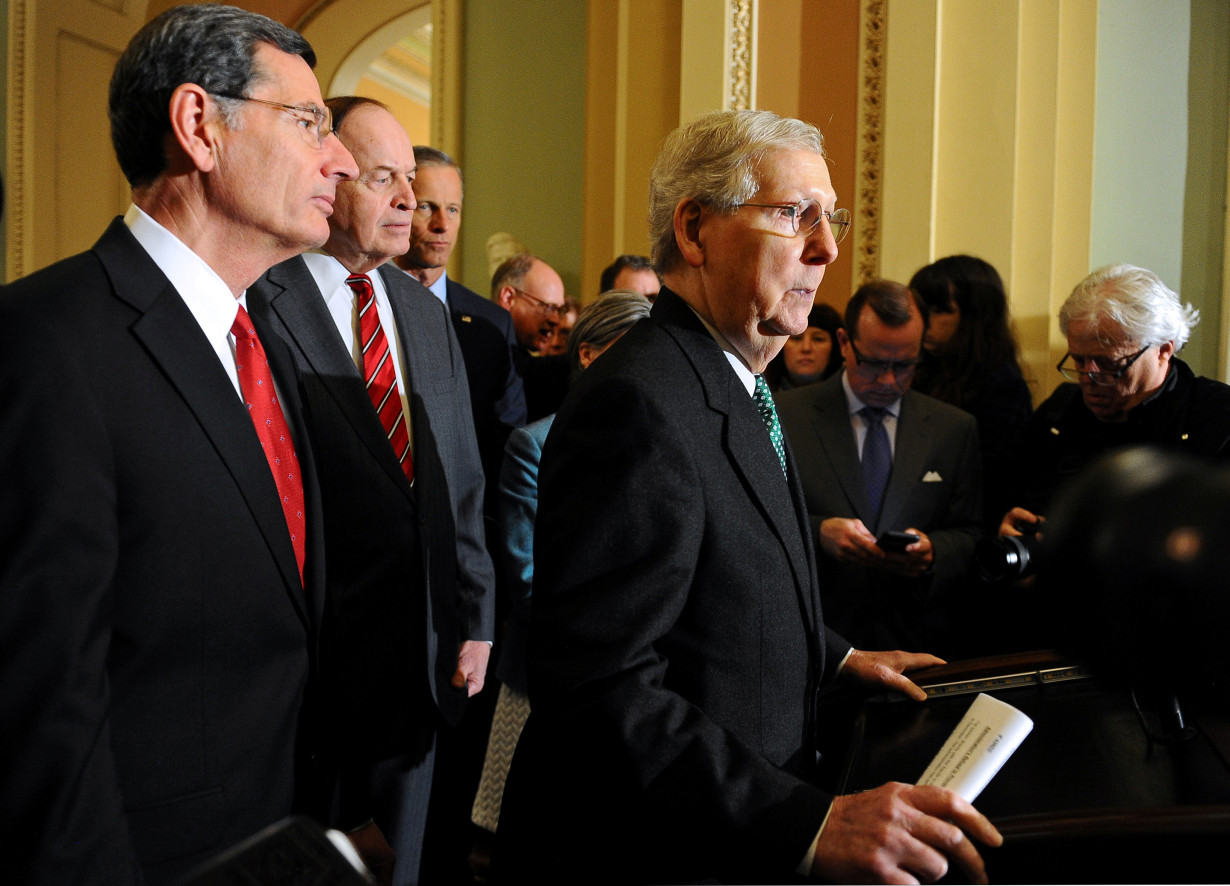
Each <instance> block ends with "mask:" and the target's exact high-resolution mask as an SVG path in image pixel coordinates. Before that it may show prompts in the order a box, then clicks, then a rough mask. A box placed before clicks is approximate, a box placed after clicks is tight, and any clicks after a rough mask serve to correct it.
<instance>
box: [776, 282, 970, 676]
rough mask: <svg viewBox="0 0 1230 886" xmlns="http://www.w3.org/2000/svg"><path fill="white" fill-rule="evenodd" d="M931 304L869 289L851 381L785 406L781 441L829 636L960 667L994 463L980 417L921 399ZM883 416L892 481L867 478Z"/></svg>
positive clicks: (853, 349)
mask: <svg viewBox="0 0 1230 886" xmlns="http://www.w3.org/2000/svg"><path fill="white" fill-rule="evenodd" d="M923 307H924V306H923V303H922V301H921V300H920V299H919V298H918V296H917V295H916V294H914V293H913V292H912V291H911V290H910V289H909V288H908V287H905V286H902V285H901V284H900V283H894V282H892V281H889V280H873V281H871V282H869V283H865V284H863V285H862V286H860V287H859V288H858V290H857V291H856V292H855V293H854V295H853V296H852V297H851V298H850V302H849V304H848V305H847V306H846V319H845V322H846V325H845V328H844V329H838V330H837V340H838V343H839V344H840V346H841V352H842V356H843V357H844V358H845V369H844V370H843V371H842V372H841V373H839V374H838V375H837V376H835V377H834V378H831V379H829V380H828V381H827V382H825V383H824V384H822V385H812V386H810V387H804V388H799V389H798V390H794V391H787V392H785V393H782V394H779V395H778V397H777V407H778V410H779V411H780V414H781V421H782V428H783V429H784V430H785V431H786V436H787V437H788V438H789V440H790V446H791V448H792V449H793V450H794V452H795V454H796V456H797V457H798V464H799V477H800V479H801V480H802V482H803V493H804V495H805V497H806V500H807V511H808V513H809V514H810V516H811V522H812V529H813V531H815V532H816V533H817V536H816V537H817V538H818V539H819V543H820V564H819V565H820V579H821V586H822V587H823V588H824V609H825V614H826V615H827V617H828V621H829V624H830V625H832V627H833V629H834V630H836V631H838V632H840V633H841V635H842V636H843V637H847V638H849V639H850V641H851V642H852V643H855V644H856V645H860V646H870V647H872V648H876V649H881V648H889V649H892V648H905V649H928V650H931V651H933V652H937V653H939V654H941V655H948V654H950V651H951V650H952V648H953V644H956V643H962V642H964V641H963V640H962V639H961V638H959V637H957V636H954V631H955V628H956V624H957V623H958V622H961V621H962V619H961V612H960V604H961V603H962V602H966V603H968V600H966V599H964V597H963V593H962V592H963V591H964V590H965V589H966V587H967V583H968V582H969V581H971V579H972V576H971V574H970V573H971V569H970V567H971V563H972V559H971V557H972V554H973V550H974V544H975V542H977V540H978V539H979V538H980V537H981V535H982V530H981V527H980V522H981V521H980V514H981V509H982V477H981V461H980V458H979V454H978V453H979V449H978V427H977V423H976V422H975V421H974V418H973V416H971V415H970V414H969V413H967V412H963V411H962V410H960V409H957V408H956V407H954V406H949V405H948V404H946V403H941V402H940V401H938V400H934V399H932V398H931V397H927V396H925V395H923V394H920V393H918V392H917V391H912V390H910V382H911V381H912V379H913V377H914V368H915V367H916V366H917V365H918V360H919V357H920V355H921V353H922V341H923V334H924V332H925V330H926V322H925V318H924V315H923V313H922V308H923ZM868 408H870V409H874V410H878V411H877V412H876V413H875V414H876V415H882V416H883V418H882V422H881V425H880V427H881V429H882V430H883V439H884V440H885V441H886V442H887V443H888V444H889V445H888V450H887V452H886V453H885V455H886V456H887V457H886V459H885V462H884V463H885V465H886V466H887V468H888V473H887V474H885V475H883V476H882V480H883V481H886V486H884V487H881V488H880V489H879V490H878V491H877V492H874V493H873V492H871V491H869V489H868V482H867V481H866V480H865V479H864V470H863V468H864V467H865V466H868V458H867V453H869V452H871V451H872V448H869V447H868V445H867V443H866V440H867V438H868V433H869V432H868V419H867V418H866V417H865V416H864V411H865V410H867V409H868ZM890 530H892V531H905V532H909V533H913V534H915V535H917V536H918V541H916V542H913V543H912V544H909V545H908V546H907V547H905V548H904V549H903V550H900V551H886V550H885V549H884V548H882V547H880V546H879V545H878V544H877V543H876V540H877V538H878V537H879V536H880V535H881V533H883V532H886V531H890Z"/></svg>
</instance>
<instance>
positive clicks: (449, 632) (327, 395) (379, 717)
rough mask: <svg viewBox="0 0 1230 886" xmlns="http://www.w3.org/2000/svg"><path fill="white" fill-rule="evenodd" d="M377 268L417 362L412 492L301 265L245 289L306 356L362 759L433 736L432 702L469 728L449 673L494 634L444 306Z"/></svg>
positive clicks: (327, 671)
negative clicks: (467, 648)
mask: <svg viewBox="0 0 1230 886" xmlns="http://www.w3.org/2000/svg"><path fill="white" fill-rule="evenodd" d="M378 273H380V275H381V276H382V278H383V280H384V283H385V287H386V289H387V291H388V293H389V301H390V303H391V304H392V306H393V314H394V317H395V320H396V323H397V335H398V338H399V340H400V342H401V350H402V354H403V357H404V360H405V363H406V365H405V366H404V367H403V368H404V370H405V375H406V378H405V379H404V381H405V384H406V388H407V390H406V391H405V392H404V393H405V394H406V396H407V398H408V399H409V401H410V409H411V416H410V426H411V429H412V434H413V456H412V457H413V459H414V478H415V479H414V485H413V486H411V485H410V483H409V482H408V481H407V480H406V477H405V474H404V473H403V472H402V469H401V467H400V466H399V465H398V463H397V460H396V458H395V457H394V455H393V449H392V447H391V446H389V443H388V440H387V439H386V437H385V433H384V429H383V427H382V426H381V424H380V420H379V418H378V417H377V416H376V412H375V410H374V409H373V408H372V404H371V400H370V399H369V398H368V395H367V391H366V389H365V386H364V383H363V378H362V376H361V374H360V373H359V370H358V369H357V368H356V366H355V363H354V360H353V358H352V357H351V354H350V350H349V348H348V347H347V346H346V345H345V344H344V343H343V341H342V339H341V337H340V336H339V335H338V333H337V327H336V325H335V324H334V321H333V318H332V316H331V315H330V314H329V312H328V309H327V307H326V305H325V301H324V299H323V298H322V297H321V294H320V291H319V289H318V288H317V286H316V281H315V280H314V279H313V277H312V275H311V272H309V271H308V268H307V265H306V264H305V263H304V261H303V259H302V258H300V257H296V258H293V259H290V260H289V261H286V262H283V263H282V264H280V265H276V266H274V267H273V268H271V269H270V270H269V272H268V273H267V274H266V275H265V276H264V277H262V278H261V279H260V280H258V281H257V282H256V284H254V285H253V287H252V289H251V290H249V304H250V305H251V310H252V312H253V314H254V316H257V315H259V316H261V317H263V318H265V319H266V320H267V322H268V323H269V325H270V327H271V328H273V329H274V330H275V332H276V333H277V334H278V335H280V336H281V337H282V338H283V339H284V340H285V342H286V343H287V345H289V346H290V348H291V350H292V351H293V353H294V355H295V359H296V361H297V363H298V366H299V369H300V372H301V373H302V375H303V377H304V385H305V387H304V390H305V401H306V406H307V412H308V423H309V433H311V435H312V438H313V441H314V442H315V444H316V447H317V450H318V452H319V453H320V457H319V469H320V482H321V489H322V493H323V498H324V508H325V520H326V523H325V537H326V545H327V549H326V550H327V561H326V562H327V567H328V569H327V581H328V615H329V619H328V622H327V624H326V633H325V637H324V640H323V643H324V645H323V648H322V655H323V666H324V671H323V676H324V677H325V681H326V684H327V685H328V687H329V688H330V689H331V690H332V691H331V693H330V697H331V698H332V699H333V700H334V702H335V703H336V704H338V705H340V710H341V712H342V715H343V717H344V721H345V722H344V723H343V725H342V728H343V730H344V731H346V732H347V733H348V734H349V735H350V737H352V738H353V737H355V736H356V735H357V734H358V733H366V735H367V737H368V739H369V740H370V741H371V742H372V744H371V745H370V746H369V747H368V748H366V750H367V751H369V752H371V753H374V754H377V755H387V754H388V753H392V752H396V751H399V750H401V749H404V748H405V747H407V746H410V747H413V746H414V743H415V742H416V741H417V739H418V738H419V737H420V736H421V734H422V730H423V729H424V728H425V727H426V728H430V729H434V718H433V717H431V716H429V712H430V709H429V708H425V707H424V705H423V704H422V702H424V701H427V700H428V699H431V700H433V701H434V704H435V706H436V707H437V708H438V709H439V711H440V713H441V715H442V716H443V717H444V718H445V720H446V721H447V722H449V723H452V724H456V723H457V722H458V721H459V720H460V718H461V715H462V713H463V711H464V708H465V701H466V692H465V690H464V689H457V688H454V687H453V686H452V685H451V684H450V679H451V677H452V674H453V672H454V671H455V670H456V667H457V652H458V649H459V647H460V644H461V642H462V641H464V640H490V639H492V638H493V636H494V633H495V626H494V612H493V605H494V600H493V596H494V591H493V581H494V570H493V567H492V564H491V558H490V556H489V555H488V553H487V548H486V543H485V541H484V538H483V526H482V502H483V488H484V486H483V473H482V469H481V466H480V464H479V460H478V452H477V448H476V445H475V440H474V427H473V423H472V421H471V418H470V408H469V392H468V388H467V385H466V376H465V367H464V366H463V364H462V358H461V352H460V349H459V347H458V345H457V338H456V336H454V335H453V332H452V330H451V328H450V324H449V322H448V316H447V314H446V312H445V310H444V306H443V305H442V304H441V303H440V300H439V299H437V298H436V297H435V296H434V295H432V294H431V293H430V292H428V291H427V290H426V289H425V288H424V287H423V286H422V285H421V284H420V283H418V281H416V280H414V279H413V278H411V277H410V276H408V275H407V274H405V273H403V272H402V271H400V270H398V269H397V268H396V267H394V266H392V265H386V266H384V267H382V268H380V269H379V271H378ZM400 700H405V703H399V702H400Z"/></svg>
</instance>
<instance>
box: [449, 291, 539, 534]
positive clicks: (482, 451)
mask: <svg viewBox="0 0 1230 886" xmlns="http://www.w3.org/2000/svg"><path fill="white" fill-rule="evenodd" d="M446 292H447V294H448V312H449V316H450V317H451V318H452V321H453V331H454V332H455V333H457V343H458V344H460V345H461V356H462V357H463V358H464V359H465V365H466V379H467V381H468V382H469V384H470V405H471V411H472V414H473V417H474V432H475V434H476V435H477V436H478V454H479V457H480V458H481V459H482V462H483V473H484V474H485V475H486V477H487V502H488V507H487V513H488V514H490V515H491V516H492V517H494V516H495V488H496V485H497V484H498V482H499V477H500V465H501V464H502V463H503V460H504V444H505V443H507V442H508V435H509V434H510V433H511V432H512V431H513V429H514V428H519V427H521V426H522V425H524V424H525V390H524V389H523V387H522V384H521V376H520V375H519V374H518V373H517V370H516V368H515V367H514V366H513V348H515V347H516V345H517V334H516V331H515V330H514V329H513V324H512V315H511V314H509V313H508V311H506V310H504V309H503V308H502V307H500V306H499V305H497V304H496V303H495V302H493V301H491V300H490V299H486V298H483V297H482V296H481V295H479V294H478V293H477V292H474V291H473V290H472V289H467V288H466V287H464V286H462V285H461V284H460V283H458V282H457V281H456V280H453V279H452V278H449V279H448V285H447V286H446Z"/></svg>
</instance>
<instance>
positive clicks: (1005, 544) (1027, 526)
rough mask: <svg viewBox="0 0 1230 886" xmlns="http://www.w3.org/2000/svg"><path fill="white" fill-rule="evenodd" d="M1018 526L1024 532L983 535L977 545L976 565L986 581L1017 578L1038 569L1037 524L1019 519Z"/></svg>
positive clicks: (1014, 579)
mask: <svg viewBox="0 0 1230 886" xmlns="http://www.w3.org/2000/svg"><path fill="white" fill-rule="evenodd" d="M1016 528H1017V529H1018V530H1019V531H1020V532H1023V533H1024V535H1001V536H997V537H995V538H984V539H983V540H982V541H980V542H978V544H977V545H975V546H974V565H975V566H976V567H977V568H978V574H979V575H980V576H982V579H983V581H988V582H996V583H998V582H1005V581H1016V580H1018V579H1022V578H1025V577H1027V576H1030V575H1033V574H1034V573H1035V572H1037V571H1038V554H1039V551H1040V548H1041V540H1040V539H1039V538H1038V524H1037V523H1030V522H1018V523H1017V524H1016Z"/></svg>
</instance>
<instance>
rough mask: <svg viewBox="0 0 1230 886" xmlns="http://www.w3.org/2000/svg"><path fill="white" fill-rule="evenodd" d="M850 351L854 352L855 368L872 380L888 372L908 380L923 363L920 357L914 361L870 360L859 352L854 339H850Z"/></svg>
mask: <svg viewBox="0 0 1230 886" xmlns="http://www.w3.org/2000/svg"><path fill="white" fill-rule="evenodd" d="M850 350H851V351H853V352H854V365H855V367H856V368H857V369H858V370H859V371H860V372H863V373H865V374H867V375H869V376H871V377H872V378H879V377H880V376H882V375H884V374H885V373H886V372H891V373H892V374H893V375H895V376H896V377H897V378H908V377H909V376H910V375H912V374H913V373H914V370H915V369H917V368H918V364H919V363H921V362H922V359H921V358H919V357H915V358H914V359H913V360H868V359H867V358H866V357H864V356H863V355H862V354H860V353H859V352H858V345H856V344H855V343H854V339H850Z"/></svg>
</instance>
